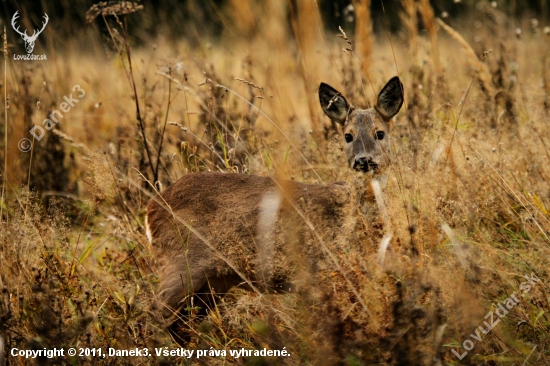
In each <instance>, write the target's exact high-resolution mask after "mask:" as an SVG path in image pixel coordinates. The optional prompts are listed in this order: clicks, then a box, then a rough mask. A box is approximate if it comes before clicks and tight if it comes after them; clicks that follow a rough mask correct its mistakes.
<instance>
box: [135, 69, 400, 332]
mask: <svg viewBox="0 0 550 366" xmlns="http://www.w3.org/2000/svg"><path fill="white" fill-rule="evenodd" d="M401 93H402V85H401V83H400V81H399V79H398V78H393V79H392V80H390V82H389V83H388V84H387V85H386V86H385V87H384V89H382V92H381V93H380V96H379V99H378V103H377V106H376V109H374V108H371V109H368V110H360V109H355V108H353V106H351V105H350V104H349V103H348V102H347V101H346V100H345V98H344V97H343V96H341V95H340V93H338V92H337V91H336V90H334V89H333V88H331V87H330V86H328V85H326V84H321V87H320V88H319V98H320V102H321V106H322V107H323V109H324V110H325V112H326V113H327V115H328V116H329V117H331V118H333V120H335V121H337V122H338V123H341V124H342V125H343V132H344V136H345V135H346V134H349V135H351V136H352V137H353V141H350V142H346V147H345V151H346V156H347V159H348V162H349V164H350V167H351V168H354V169H356V170H359V171H369V172H370V171H373V170H375V171H376V172H379V171H380V169H381V168H382V167H384V166H386V165H387V162H388V158H387V152H388V149H387V147H388V142H387V141H388V137H387V136H384V137H383V138H382V139H380V138H379V137H380V136H379V135H378V137H377V133H379V132H380V131H383V132H384V133H385V132H388V131H389V127H390V126H389V123H390V119H391V118H392V117H393V116H394V115H395V114H396V113H397V112H398V111H399V108H400V107H401V105H402V103H403V98H402V94H401ZM360 181H361V182H360V184H359V186H361V187H356V186H357V184H348V183H345V182H335V183H328V184H305V183H298V182H290V181H282V182H278V181H276V180H275V179H273V178H269V177H260V176H253V175H243V174H228V173H197V174H188V175H186V176H184V177H183V178H181V179H180V180H179V181H177V182H176V183H175V184H173V185H172V186H171V187H170V188H168V189H167V190H166V191H165V192H164V193H163V194H162V195H161V196H158V197H156V198H155V199H153V200H151V202H150V203H149V205H148V207H147V217H146V218H147V226H148V227H147V229H148V237H149V238H150V240H151V241H152V242H153V244H154V245H155V246H156V247H157V248H158V253H159V262H160V268H161V269H160V291H159V294H158V305H159V306H160V308H161V312H162V316H163V318H165V319H166V320H168V323H173V321H174V320H175V319H176V317H177V316H180V315H182V314H184V313H185V311H182V309H183V308H185V307H187V306H188V305H189V304H190V301H191V299H193V300H194V301H193V303H194V305H195V306H201V307H203V308H205V307H208V306H211V301H212V298H213V295H212V292H213V291H214V292H215V293H216V294H221V293H225V292H227V291H228V290H229V289H230V288H232V287H234V286H236V285H239V284H244V283H248V284H249V285H250V286H252V287H254V288H255V289H258V288H261V289H262V290H277V289H280V288H281V286H283V284H285V283H287V282H288V281H291V282H293V283H294V285H295V284H296V283H297V281H295V280H296V279H295V278H293V274H294V273H296V271H297V270H298V269H300V268H305V269H307V272H306V273H319V272H320V271H321V272H322V271H324V270H332V265H331V263H330V261H328V260H325V258H326V254H327V251H332V252H333V253H335V252H342V251H343V250H347V248H348V247H349V246H351V245H354V242H353V241H352V240H350V239H349V237H350V235H347V232H351V231H353V230H354V228H355V215H350V213H351V212H355V208H356V207H361V206H365V205H364V202H365V197H364V196H365V193H364V192H366V190H365V184H366V182H367V179H361V180H360ZM356 188H357V189H356ZM370 200H371V201H372V199H370ZM371 206H372V205H371ZM363 211H365V210H363ZM363 213H364V212H363ZM197 234H198V235H197ZM321 242H322V243H323V245H320V244H321ZM290 258H297V259H298V261H296V262H292V261H291V260H290ZM311 281H315V279H312V280H308V286H310V285H311V286H312V285H313V282H311ZM292 286H293V285H291V287H290V288H286V290H289V289H291V288H292Z"/></svg>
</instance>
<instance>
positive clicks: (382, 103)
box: [375, 76, 403, 119]
mask: <svg viewBox="0 0 550 366" xmlns="http://www.w3.org/2000/svg"><path fill="white" fill-rule="evenodd" d="M402 105H403V84H402V83H401V80H399V77H398V76H394V77H393V78H391V80H390V81H388V83H387V84H386V86H384V87H383V88H382V90H381V91H380V94H378V100H377V101H376V106H375V108H376V110H377V111H378V112H380V114H382V115H383V116H384V117H385V118H386V119H391V118H392V117H393V116H395V115H396V114H397V112H399V110H400V109H401V106H402Z"/></svg>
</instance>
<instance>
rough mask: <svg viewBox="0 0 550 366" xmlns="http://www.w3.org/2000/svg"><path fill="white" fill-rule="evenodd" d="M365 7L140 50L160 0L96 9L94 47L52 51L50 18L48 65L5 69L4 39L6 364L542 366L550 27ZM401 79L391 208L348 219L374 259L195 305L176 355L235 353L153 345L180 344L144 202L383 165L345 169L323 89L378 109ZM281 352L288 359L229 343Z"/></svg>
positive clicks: (1, 301) (288, 14)
mask: <svg viewBox="0 0 550 366" xmlns="http://www.w3.org/2000/svg"><path fill="white" fill-rule="evenodd" d="M369 3H370V2H369V1H365V0H363V1H357V2H356V3H355V8H354V12H353V14H354V15H353V16H354V22H353V23H348V24H343V29H342V30H339V29H338V28H337V27H334V29H333V28H332V27H330V28H329V27H328V26H327V25H326V24H324V23H323V18H322V16H321V13H320V11H319V4H318V3H317V2H316V1H315V0H312V1H309V0H308V1H305V0H304V1H297V2H284V1H269V2H265V3H259V2H258V3H257V2H253V1H249V0H247V1H242V2H241V1H229V2H228V3H227V4H225V6H224V7H223V8H222V9H221V10H220V11H222V12H223V17H224V19H225V20H226V23H227V27H226V30H225V31H224V32H222V33H221V34H220V35H218V36H212V35H209V34H203V30H202V29H200V27H195V29H194V31H193V29H191V31H189V33H188V34H181V37H180V38H178V39H167V38H166V37H164V36H163V34H158V35H154V36H150V37H148V38H146V41H145V42H136V41H135V38H134V36H135V34H134V33H139V29H137V28H134V27H131V26H129V25H128V20H129V19H134V21H136V20H137V21H138V22H139V19H142V18H143V19H144V21H146V20H147V11H148V9H147V8H145V9H137V8H134V7H133V6H130V7H129V8H127V9H126V10H128V9H130V10H131V11H124V9H122V8H113V9H106V8H97V9H99V10H98V11H97V12H96V13H97V14H96V13H93V12H91V13H90V16H93V15H97V18H95V19H93V20H92V19H91V20H92V24H83V25H82V26H83V27H87V29H88V30H87V31H86V32H87V33H86V34H87V35H86V38H85V42H86V43H85V44H83V41H82V40H79V39H66V40H63V41H62V42H59V41H58V43H61V44H62V46H60V47H57V46H56V47H54V46H53V45H54V44H55V43H54V42H53V40H54V39H55V38H56V30H55V27H54V26H52V25H51V24H53V22H54V21H55V20H54V19H53V18H52V19H50V22H52V23H51V24H50V25H48V27H49V28H46V30H45V31H44V34H43V35H41V37H44V42H43V43H40V42H37V45H36V48H35V53H36V54H42V53H45V54H46V55H47V56H48V60H47V61H16V60H14V59H13V54H14V53H22V52H24V50H23V47H22V43H21V39H20V38H15V37H12V38H8V39H7V41H6V43H5V45H4V50H5V55H6V54H7V57H6V58H5V59H4V58H3V59H2V63H1V71H2V72H1V75H2V87H1V91H2V96H3V99H4V106H3V108H2V112H3V113H2V116H1V117H0V119H1V120H2V123H1V125H2V128H1V129H0V132H2V134H4V138H3V139H2V146H3V149H2V162H3V164H2V167H3V168H2V183H3V194H2V207H1V211H2V212H1V217H0V219H1V220H2V223H1V226H0V235H1V238H2V243H1V246H0V288H1V289H2V290H1V291H2V292H1V294H0V348H2V347H3V349H4V354H3V356H2V355H0V364H2V362H7V364H9V365H11V364H13V365H18V364H32V363H34V362H36V361H35V360H31V359H24V358H22V357H17V356H11V355H10V354H9V351H10V350H11V349H13V348H19V349H44V348H53V347H57V348H60V347H65V348H68V347H89V348H102V349H103V350H106V349H108V348H109V347H111V348H116V349H135V348H136V347H137V348H140V349H142V348H148V349H150V350H151V353H153V355H152V356H151V357H106V358H94V357H91V356H88V357H68V356H67V357H64V358H59V359H40V360H39V361H38V362H39V363H41V364H64V363H68V364H106V365H111V364H181V365H193V364H201V365H299V364H300V365H302V364H303V365H455V364H460V365H462V364H464V365H548V364H550V351H549V348H548V347H550V317H549V316H550V315H549V310H550V291H549V287H548V285H547V283H548V281H549V280H550V272H549V270H548V268H549V265H548V264H549V258H550V238H549V236H550V212H549V211H548V210H549V209H550V185H549V184H548V181H549V179H550V167H549V166H550V163H549V159H550V155H549V154H550V152H549V147H550V136H549V135H548V127H547V124H548V123H549V122H550V28H548V27H546V28H545V25H544V24H542V23H541V24H538V22H537V23H535V22H533V21H532V20H530V19H529V18H525V19H515V18H514V19H513V18H512V17H510V16H508V15H507V12H506V10H504V9H500V8H499V7H498V6H497V7H494V6H491V4H490V3H488V2H487V3H483V4H484V5H482V6H477V7H472V9H471V10H470V11H471V13H470V15H468V16H467V17H463V18H459V19H453V18H452V17H446V18H438V17H437V16H439V15H440V14H438V15H437V16H436V15H435V14H434V11H433V9H432V8H431V6H430V4H429V2H428V1H426V0H418V1H414V0H404V1H403V6H402V8H400V10H399V14H397V15H398V17H399V19H400V27H399V29H400V30H399V31H397V32H390V31H389V30H388V29H387V28H382V29H381V30H380V31H377V32H374V31H373V29H372V27H371V26H369V24H371V14H370V11H369V7H368V4H369ZM134 10H135V11H134ZM392 11H396V10H394V9H393V8H391V7H389V6H386V9H385V12H386V13H390V12H392ZM102 12H103V13H102ZM109 12H115V13H117V16H116V17H115V16H113V15H111V14H110V13H109ZM124 13H127V14H124ZM394 15H395V14H394ZM417 25H418V26H417ZM6 26H7V27H9V26H10V25H9V24H8V25H6ZM39 39H41V38H39ZM46 40H49V41H50V42H46ZM136 43H138V44H136ZM6 52H7V53H6ZM395 75H398V76H399V77H400V78H401V80H402V82H403V84H404V94H405V104H404V105H403V107H402V109H401V111H400V113H399V114H398V115H397V117H396V120H395V121H394V124H393V126H392V129H391V132H390V136H391V147H392V148H391V165H390V167H389V169H388V171H387V172H386V173H387V184H386V187H385V188H384V189H383V200H380V199H378V200H375V201H373V202H372V206H373V207H376V209H377V210H378V211H379V215H378V216H377V217H375V218H369V220H366V221H365V225H363V226H357V227H352V228H348V229H349V230H361V231H362V233H363V234H364V233H369V232H372V235H370V236H369V238H370V240H369V241H368V242H365V243H364V246H363V247H362V248H361V251H360V253H361V255H360V256H358V255H356V252H353V253H351V254H349V253H348V254H349V255H346V253H337V257H338V258H337V259H338V262H339V263H340V266H339V267H338V268H335V269H334V271H332V272H331V273H328V274H327V276H326V277H324V278H322V281H323V282H324V283H325V284H327V286H326V287H323V288H317V287H311V288H308V287H307V284H306V285H305V286H304V285H303V284H302V291H298V292H296V293H294V294H284V295H272V294H269V295H258V294H256V293H254V292H249V291H246V290H244V289H237V288H235V289H233V290H231V292H230V293H229V294H228V295H226V296H225V297H223V298H221V299H219V301H218V302H217V305H216V307H215V308H214V309H211V311H210V315H209V316H208V317H207V318H206V319H203V318H198V317H197V318H196V319H191V321H190V323H189V324H188V327H189V329H190V331H191V334H192V337H191V342H190V343H189V344H188V345H187V346H186V348H188V349H195V350H199V349H200V350H211V349H212V350H226V351H227V356H226V357H201V358H199V359H197V358H191V359H187V358H185V357H181V356H170V357H165V356H157V355H156V354H154V352H153V350H154V349H155V348H163V347H168V349H177V348H179V347H180V346H179V345H177V343H175V342H174V341H173V339H172V338H171V336H170V334H169V333H168V332H166V330H165V329H164V327H163V325H162V322H161V321H160V320H159V319H158V317H156V316H155V313H154V312H153V311H151V305H152V303H153V301H154V299H155V298H156V296H157V286H158V258H157V257H156V251H155V248H154V247H153V246H151V245H150V244H149V243H148V241H147V239H146V237H145V232H144V214H145V206H146V205H147V202H148V201H149V200H150V198H151V197H152V196H154V194H155V192H157V191H162V190H164V189H166V187H168V186H169V185H170V184H172V183H174V182H175V181H177V179H178V178H180V177H182V176H183V175H185V174H190V173H193V172H197V171H222V172H238V173H243V174H255V175H262V176H267V175H273V176H277V177H279V178H283V179H292V180H296V181H303V182H308V183H322V182H331V181H336V180H346V181H353V180H357V179H370V177H369V176H364V175H360V174H358V173H353V172H350V171H349V168H348V167H347V166H346V163H345V162H344V161H343V160H342V152H341V149H342V146H341V144H342V141H341V140H342V137H341V135H340V134H339V131H338V129H337V128H335V126H333V125H331V123H330V120H329V119H328V117H326V116H325V115H324V113H323V110H322V109H321V106H320V104H319V99H318V96H317V89H318V87H319V83H320V82H326V83H328V84H330V85H332V86H333V87H335V88H336V89H338V90H339V91H341V92H342V93H343V94H344V95H345V96H346V98H347V100H348V101H350V102H351V103H353V104H354V105H355V106H359V107H363V108H366V107H367V106H372V105H373V103H374V101H375V100H376V96H377V93H378V91H379V90H380V89H381V88H382V87H383V86H384V84H385V83H386V82H387V81H388V80H389V79H390V78H391V77H393V76H395ZM75 85H79V88H76V89H74V88H75ZM77 90H83V91H84V92H85V93H84V95H83V96H82V97H81V98H79V99H78V103H73V104H74V106H73V107H71V108H70V110H69V111H67V112H66V113H63V118H58V120H59V123H57V124H55V127H53V128H52V129H51V130H45V134H44V138H43V139H41V140H40V141H34V140H33V138H32V135H31V134H29V132H28V131H29V129H30V128H31V127H32V126H34V125H39V126H44V125H43V121H44V120H45V119H48V118H49V117H48V116H49V115H50V114H51V113H52V112H53V110H59V109H60V108H61V107H60V104H61V103H63V102H64V99H63V97H64V96H67V97H68V96H69V94H71V93H73V97H75V96H76V95H77V94H76V93H77V92H76V91H77ZM22 138H29V139H30V140H31V142H32V144H33V145H32V149H31V150H30V151H29V152H22V151H20V148H18V143H19V141H20V139H22ZM219 230H223V228H219ZM383 238H386V240H383ZM390 238H391V239H390ZM388 240H389V241H388ZM385 245H387V248H386V247H385ZM352 254H353V255H352ZM524 276H529V277H530V278H533V277H531V276H534V277H535V278H537V279H539V280H540V281H538V282H536V281H535V283H536V285H533V286H531V288H530V289H529V290H528V291H525V292H524V293H523V294H524V295H525V296H524V297H522V298H521V299H519V300H520V301H518V303H517V305H515V306H514V307H513V308H512V309H510V310H509V311H508V313H507V314H506V315H505V316H504V317H502V319H501V320H500V322H499V324H497V325H495V326H494V328H493V329H492V330H491V331H489V332H487V333H486V334H485V332H479V328H478V327H480V326H481V327H484V325H483V324H484V321H488V320H487V318H485V316H486V314H488V313H489V312H496V309H498V304H499V303H502V302H503V301H505V300H506V299H507V298H509V296H511V294H512V293H521V291H522V290H524V288H522V287H521V286H522V285H521V284H522V283H524V282H525V281H526V278H525V277H524ZM495 314H496V313H495ZM494 316H495V319H496V316H497V315H494ZM485 328H486V327H485ZM476 329H477V330H478V332H477V334H478V337H480V338H479V340H476V339H475V338H473V337H471V334H473V335H476ZM468 339H469V340H470V341H471V343H472V344H473V346H474V347H473V349H471V351H468V352H467V354H466V355H465V356H464V357H463V358H461V359H460V357H457V356H456V354H455V353H454V352H453V351H452V350H455V352H456V353H457V354H459V355H462V354H463V353H464V352H465V351H466V350H465V349H464V347H463V345H464V342H465V340H468ZM283 347H284V348H285V349H286V350H287V351H288V353H289V354H290V356H288V357H254V356H251V357H239V358H235V357H231V356H229V350H241V349H243V348H244V349H246V350H257V349H263V348H267V349H272V350H281V349H283ZM0 353H1V352H0Z"/></svg>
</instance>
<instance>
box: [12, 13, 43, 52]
mask: <svg viewBox="0 0 550 366" xmlns="http://www.w3.org/2000/svg"><path fill="white" fill-rule="evenodd" d="M18 13H19V11H16V12H15V14H13V17H12V18H11V26H12V27H13V29H14V30H15V31H16V32H17V33H19V34H20V35H21V37H22V38H23V41H25V49H26V50H27V53H32V50H33V49H34V42H36V38H38V35H39V34H40V33H42V31H43V30H44V28H46V24H48V20H49V18H48V14H46V13H44V20H45V21H44V22H43V23H42V29H40V30H36V29H35V30H34V33H33V35H32V36H28V35H27V30H26V29H25V31H24V32H21V31H20V30H19V26H16V24H15V21H16V20H17V18H19V15H18Z"/></svg>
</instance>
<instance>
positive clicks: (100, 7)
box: [86, 1, 143, 23]
mask: <svg viewBox="0 0 550 366" xmlns="http://www.w3.org/2000/svg"><path fill="white" fill-rule="evenodd" d="M141 9H143V5H140V4H138V3H133V2H131V1H102V2H100V3H97V4H94V5H92V7H91V8H90V9H89V10H88V11H87V12H86V22H87V23H91V22H92V21H93V20H94V19H95V18H96V17H97V16H98V15H101V16H108V15H126V14H131V13H135V12H136V11H138V10H141Z"/></svg>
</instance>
